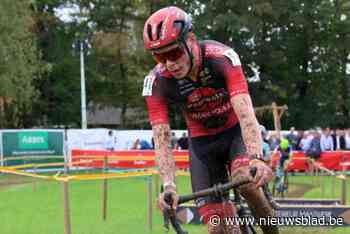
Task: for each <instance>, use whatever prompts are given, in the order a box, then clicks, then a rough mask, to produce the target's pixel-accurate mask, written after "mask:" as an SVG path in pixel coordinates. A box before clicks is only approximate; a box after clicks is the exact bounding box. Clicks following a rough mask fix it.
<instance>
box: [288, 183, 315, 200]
mask: <svg viewBox="0 0 350 234" xmlns="http://www.w3.org/2000/svg"><path fill="white" fill-rule="evenodd" d="M292 186H293V187H295V188H294V189H293V190H292V191H288V192H287V194H286V197H304V194H305V193H306V192H308V191H310V190H312V189H313V188H315V187H316V186H315V185H312V184H303V183H293V184H292Z"/></svg>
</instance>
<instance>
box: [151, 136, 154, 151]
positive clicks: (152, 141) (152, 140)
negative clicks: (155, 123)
mask: <svg viewBox="0 0 350 234" xmlns="http://www.w3.org/2000/svg"><path fill="white" fill-rule="evenodd" d="M151 145H152V149H154V137H152V139H151Z"/></svg>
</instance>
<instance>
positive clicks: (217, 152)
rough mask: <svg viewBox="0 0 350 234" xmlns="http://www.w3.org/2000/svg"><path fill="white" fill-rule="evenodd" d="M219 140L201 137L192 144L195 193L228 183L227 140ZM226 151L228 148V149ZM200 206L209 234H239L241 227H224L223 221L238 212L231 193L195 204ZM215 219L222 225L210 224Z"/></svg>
mask: <svg viewBox="0 0 350 234" xmlns="http://www.w3.org/2000/svg"><path fill="white" fill-rule="evenodd" d="M220 140H221V139H219V140H217V138H216V137H215V138H208V139H206V138H202V139H201V140H199V141H198V140H194V141H191V142H190V148H189V152H190V171H191V182H192V190H193V192H196V191H199V190H202V189H207V188H209V187H212V186H213V185H215V184H218V183H226V182H228V181H229V178H228V174H227V170H226V164H225V161H226V160H224V158H222V157H221V156H222V155H221V154H222V152H221V151H223V150H224V148H225V147H226V146H225V144H222V142H224V140H222V141H221V143H220ZM226 148H227V147H226ZM196 203H197V206H198V207H199V209H198V211H199V214H200V215H201V217H202V221H203V222H204V223H206V224H208V232H209V234H240V230H239V227H238V226H235V225H225V223H224V222H223V220H224V219H225V218H226V217H235V216H236V209H235V206H234V205H233V203H232V202H231V201H229V194H228V193H227V194H225V195H224V196H220V197H215V196H210V197H205V198H200V199H198V200H197V201H196ZM213 217H219V218H220V219H221V220H220V221H221V223H220V225H215V224H213V222H210V221H211V219H212V220H213V219H214V218H213Z"/></svg>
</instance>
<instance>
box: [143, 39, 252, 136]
mask: <svg viewBox="0 0 350 234" xmlns="http://www.w3.org/2000/svg"><path fill="white" fill-rule="evenodd" d="M200 47H201V54H202V66H201V71H200V72H199V77H198V79H197V81H193V80H191V79H190V78H189V77H185V78H183V79H176V78H174V77H172V76H171V74H170V73H169V72H168V71H167V70H166V68H165V65H163V64H158V65H157V66H156V67H155V68H154V69H153V70H152V72H151V73H150V74H149V75H148V76H146V78H145V81H144V89H143V95H144V96H145V97H146V102H147V108H148V113H149V118H150V122H151V124H152V125H155V124H159V123H168V105H172V104H175V105H176V106H177V107H179V108H180V110H181V111H182V112H183V114H184V116H185V118H186V123H187V127H188V129H189V132H190V136H191V137H196V136H205V135H213V134H217V133H219V132H222V131H223V130H225V129H227V128H230V127H233V126H234V125H236V124H237V123H238V119H237V116H236V114H235V113H234V110H233V108H232V105H231V102H230V98H231V97H232V96H234V95H237V94H240V93H248V85H247V82H246V80H245V77H244V74H243V71H242V68H241V63H240V60H239V57H238V55H237V54H236V53H235V52H234V51H233V50H232V49H231V48H229V47H227V46H225V45H224V44H221V43H219V42H216V41H203V42H200Z"/></svg>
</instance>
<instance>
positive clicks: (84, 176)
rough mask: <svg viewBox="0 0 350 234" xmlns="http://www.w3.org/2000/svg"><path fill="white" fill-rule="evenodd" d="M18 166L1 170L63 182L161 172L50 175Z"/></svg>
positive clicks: (0, 169) (181, 174) (178, 173)
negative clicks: (32, 171)
mask: <svg viewBox="0 0 350 234" xmlns="http://www.w3.org/2000/svg"><path fill="white" fill-rule="evenodd" d="M17 169H18V167H16V168H14V167H0V172H2V173H7V174H13V175H20V176H27V177H33V178H38V179H45V180H55V181H61V182H68V181H70V180H101V179H114V178H127V177H140V176H152V175H157V174H159V172H158V170H150V169H148V170H143V171H130V172H122V173H102V174H80V175H64V174H60V173H57V174H56V175H53V176H48V175H39V174H35V173H29V172H24V171H19V170H17ZM176 175H178V176H188V175H189V172H184V171H177V172H176Z"/></svg>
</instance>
